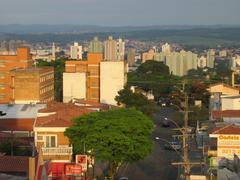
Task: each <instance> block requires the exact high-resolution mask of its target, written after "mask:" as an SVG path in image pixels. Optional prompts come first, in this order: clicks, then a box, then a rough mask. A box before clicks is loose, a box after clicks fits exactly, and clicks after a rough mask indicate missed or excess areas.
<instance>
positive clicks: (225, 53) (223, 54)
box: [219, 50, 227, 57]
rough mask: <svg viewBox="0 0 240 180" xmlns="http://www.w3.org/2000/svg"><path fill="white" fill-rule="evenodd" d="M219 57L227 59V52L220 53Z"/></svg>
mask: <svg viewBox="0 0 240 180" xmlns="http://www.w3.org/2000/svg"><path fill="white" fill-rule="evenodd" d="M219 56H220V57H227V50H221V51H219Z"/></svg>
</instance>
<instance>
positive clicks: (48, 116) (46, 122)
mask: <svg viewBox="0 0 240 180" xmlns="http://www.w3.org/2000/svg"><path fill="white" fill-rule="evenodd" d="M90 112H93V110H89V109H87V108H82V107H81V106H77V105H74V104H63V103H52V104H49V105H48V107H47V108H45V109H42V110H40V111H39V113H38V117H37V119H36V122H35V124H34V133H35V146H36V147H37V149H38V151H42V155H43V159H44V160H51V161H62V162H71V160H72V146H71V144H70V142H69V140H68V138H67V137H66V136H64V131H65V130H66V128H68V127H70V126H71V125H72V119H73V118H76V117H79V116H81V115H84V114H87V113H90Z"/></svg>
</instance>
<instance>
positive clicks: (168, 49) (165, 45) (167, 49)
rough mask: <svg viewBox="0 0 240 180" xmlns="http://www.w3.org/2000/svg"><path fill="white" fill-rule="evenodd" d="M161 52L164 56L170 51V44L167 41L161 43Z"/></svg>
mask: <svg viewBox="0 0 240 180" xmlns="http://www.w3.org/2000/svg"><path fill="white" fill-rule="evenodd" d="M162 52H163V53H164V55H165V56H166V55H169V54H170V53H171V46H170V45H169V44H168V43H165V44H164V45H162Z"/></svg>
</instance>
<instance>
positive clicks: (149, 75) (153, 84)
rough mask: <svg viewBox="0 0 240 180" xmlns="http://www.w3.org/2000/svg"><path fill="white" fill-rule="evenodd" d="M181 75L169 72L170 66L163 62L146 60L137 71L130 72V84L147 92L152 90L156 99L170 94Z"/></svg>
mask: <svg viewBox="0 0 240 180" xmlns="http://www.w3.org/2000/svg"><path fill="white" fill-rule="evenodd" d="M179 80H180V78H179V77H176V76H174V75H171V74H169V68H168V66H166V65H165V64H163V63H162V62H157V61H151V60H149V61H146V62H145V63H143V64H141V65H140V66H139V67H138V69H137V70H136V71H135V72H131V73H129V74H128V85H129V86H131V85H133V86H137V87H140V88H141V89H143V90H145V91H146V92H148V91H151V92H152V93H153V95H154V97H155V98H156V99H158V97H160V96H165V95H168V94H169V93H170V92H171V87H172V86H173V85H175V84H176V83H178V82H179Z"/></svg>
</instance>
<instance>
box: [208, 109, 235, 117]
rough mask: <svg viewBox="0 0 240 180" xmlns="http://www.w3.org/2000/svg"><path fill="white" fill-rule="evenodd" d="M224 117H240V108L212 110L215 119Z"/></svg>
mask: <svg viewBox="0 0 240 180" xmlns="http://www.w3.org/2000/svg"><path fill="white" fill-rule="evenodd" d="M224 117H240V110H225V111H212V118H213V119H222V118H224Z"/></svg>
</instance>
